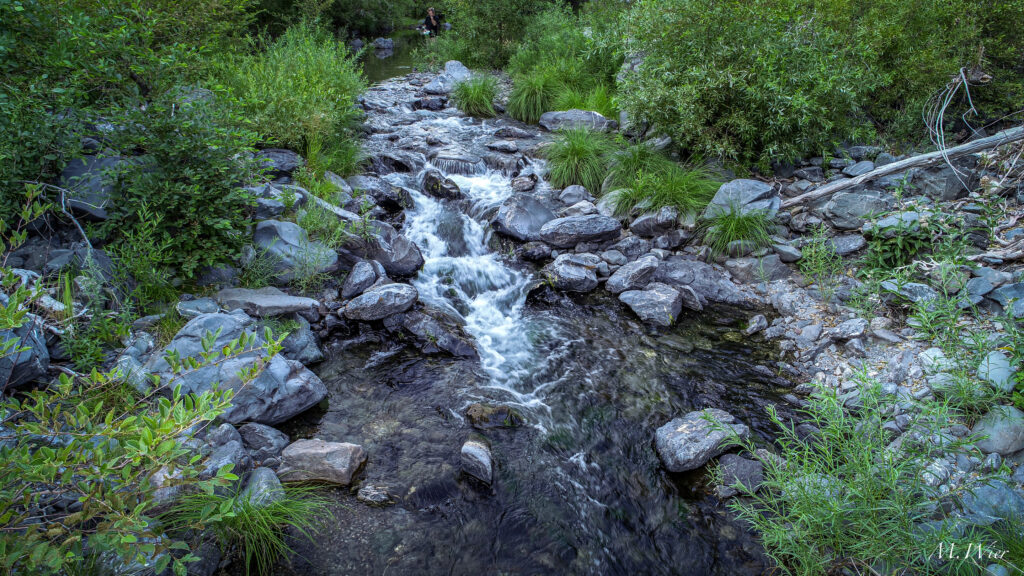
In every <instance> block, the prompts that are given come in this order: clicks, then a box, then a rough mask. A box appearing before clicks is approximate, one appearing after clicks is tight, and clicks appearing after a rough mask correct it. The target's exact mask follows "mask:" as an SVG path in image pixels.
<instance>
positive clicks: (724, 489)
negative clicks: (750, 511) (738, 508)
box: [715, 454, 764, 498]
mask: <svg viewBox="0 0 1024 576" xmlns="http://www.w3.org/2000/svg"><path fill="white" fill-rule="evenodd" d="M718 464H719V466H720V470H721V473H722V484H721V485H720V486H718V487H716V488H715V494H716V495H717V496H718V497H719V498H731V497H733V496H735V495H737V494H739V493H740V490H739V489H737V488H736V487H735V486H737V485H739V486H741V487H742V488H745V489H746V490H749V491H750V492H757V491H758V490H759V489H760V488H761V483H762V482H764V465H763V464H761V462H759V461H757V460H750V459H747V458H743V457H742V456H737V455H736V454H725V455H724V456H722V458H721V459H720V460H719V461H718ZM744 493H746V491H744Z"/></svg>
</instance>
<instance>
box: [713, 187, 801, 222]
mask: <svg viewBox="0 0 1024 576" xmlns="http://www.w3.org/2000/svg"><path fill="white" fill-rule="evenodd" d="M781 205H782V198H781V197H780V196H779V194H778V192H776V191H775V187H774V186H772V185H770V184H766V183H764V182H761V181H760V180H742V179H741V180H733V181H731V182H726V183H725V184H722V186H721V188H719V189H718V192H716V193H715V197H714V198H712V199H711V203H710V204H708V207H707V208H705V210H704V214H703V217H704V218H711V217H713V216H717V215H719V214H725V213H728V212H729V210H731V209H732V208H735V209H736V210H738V211H739V212H740V213H742V214H748V213H750V212H756V211H760V212H764V213H765V214H767V215H768V216H769V217H774V216H775V214H776V213H778V211H779V207H780V206H781Z"/></svg>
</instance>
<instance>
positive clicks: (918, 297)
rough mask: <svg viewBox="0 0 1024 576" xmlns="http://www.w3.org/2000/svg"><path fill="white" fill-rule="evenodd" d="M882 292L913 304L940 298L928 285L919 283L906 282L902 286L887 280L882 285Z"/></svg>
mask: <svg viewBox="0 0 1024 576" xmlns="http://www.w3.org/2000/svg"><path fill="white" fill-rule="evenodd" d="M881 287H882V290H884V291H886V292H889V293H891V294H896V295H899V296H901V297H903V298H905V299H906V300H909V301H911V302H915V303H916V302H927V301H928V300H935V299H936V298H938V297H939V294H938V292H936V291H935V290H932V288H931V287H930V286H928V285H927V284H920V283H917V282H906V283H904V284H902V285H898V284H897V283H896V282H894V281H892V280H886V281H885V282H882V284H881Z"/></svg>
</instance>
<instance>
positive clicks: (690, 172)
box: [612, 162, 721, 216]
mask: <svg viewBox="0 0 1024 576" xmlns="http://www.w3.org/2000/svg"><path fill="white" fill-rule="evenodd" d="M719 186H721V183H720V182H717V181H716V180H714V179H713V178H712V177H711V175H710V174H708V173H707V172H706V171H705V170H701V169H699V168H683V167H681V166H679V165H677V164H675V163H671V162H670V163H669V165H668V166H666V167H663V168H661V169H660V170H658V169H656V170H649V171H644V170H643V169H641V170H640V171H639V172H637V174H636V178H635V179H634V181H633V183H632V184H631V185H630V186H629V187H628V188H622V189H619V190H618V191H617V192H616V193H615V196H614V197H613V198H612V202H613V205H614V207H615V214H616V215H617V216H627V215H630V214H635V213H637V212H654V211H657V210H660V209H661V208H665V207H672V208H675V209H677V210H679V212H680V213H684V214H685V213H696V212H700V211H701V210H703V209H704V207H705V206H707V204H708V202H710V201H711V199H712V198H714V197H715V192H717V191H718V188H719Z"/></svg>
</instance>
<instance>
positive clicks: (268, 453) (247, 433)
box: [238, 422, 291, 462]
mask: <svg viewBox="0 0 1024 576" xmlns="http://www.w3.org/2000/svg"><path fill="white" fill-rule="evenodd" d="M238 434H239V435H240V436H241V437H242V444H243V445H244V446H245V447H246V449H248V450H249V453H250V454H252V457H253V459H255V460H256V461H257V462H263V461H264V460H266V459H268V458H277V457H279V456H280V455H281V451H282V450H284V449H285V446H288V443H289V442H290V441H291V440H290V439H289V438H288V435H287V434H285V433H284V432H281V431H280V430H278V429H277V428H271V427H270V426H266V425H264V424H257V423H255V422H250V423H248V424H243V425H242V426H241V427H240V428H239V429H238Z"/></svg>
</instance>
